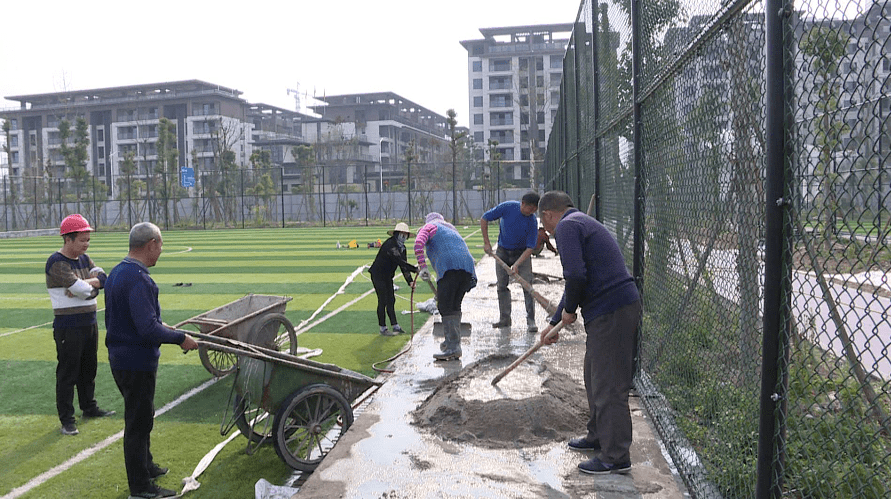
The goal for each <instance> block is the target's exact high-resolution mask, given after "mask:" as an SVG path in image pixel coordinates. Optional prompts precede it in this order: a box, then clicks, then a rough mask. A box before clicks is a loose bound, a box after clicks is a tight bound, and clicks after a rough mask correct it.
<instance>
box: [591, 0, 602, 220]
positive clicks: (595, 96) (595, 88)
mask: <svg viewBox="0 0 891 499" xmlns="http://www.w3.org/2000/svg"><path fill="white" fill-rule="evenodd" d="M599 8H600V3H598V2H597V1H594V2H591V85H592V88H591V107H592V108H593V111H594V130H593V132H594V196H595V197H594V215H593V216H594V218H596V219H597V220H600V221H601V222H602V221H603V213H601V210H600V207H601V203H600V154H601V152H602V151H601V147H602V146H603V141H602V140H601V138H600V66H599V65H598V64H599V63H600V57H599V55H600V54H599V51H600V46H599V42H600V40H599V36H598V35H599V32H600V24H599V23H600V18H599V17H598V9H599Z"/></svg>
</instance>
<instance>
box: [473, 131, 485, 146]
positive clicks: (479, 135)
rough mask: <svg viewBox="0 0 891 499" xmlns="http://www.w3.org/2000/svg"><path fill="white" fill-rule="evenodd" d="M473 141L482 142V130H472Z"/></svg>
mask: <svg viewBox="0 0 891 499" xmlns="http://www.w3.org/2000/svg"><path fill="white" fill-rule="evenodd" d="M473 141H474V142H476V143H478V144H481V143H482V142H483V132H473Z"/></svg>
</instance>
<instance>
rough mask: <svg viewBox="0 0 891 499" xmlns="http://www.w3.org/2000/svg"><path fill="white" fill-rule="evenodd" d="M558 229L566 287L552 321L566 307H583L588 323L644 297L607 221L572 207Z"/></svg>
mask: <svg viewBox="0 0 891 499" xmlns="http://www.w3.org/2000/svg"><path fill="white" fill-rule="evenodd" d="M554 232H555V234H554V237H555V238H556V240H557V247H558V248H560V263H562V264H563V278H564V279H565V280H566V288H565V291H564V293H563V299H561V300H560V305H558V306H557V313H556V314H554V317H553V318H552V319H551V323H557V322H559V321H560V319H561V316H562V314H563V310H566V311H567V312H569V313H576V309H577V308H579V307H581V309H582V317H583V318H584V321H585V322H588V321H590V320H591V319H593V318H595V317H597V316H600V315H604V314H608V313H610V312H614V311H616V310H618V309H620V308H622V307H624V306H625V305H630V304H632V303H634V302H636V301H638V300H640V295H639V294H638V292H637V285H636V284H635V283H634V278H632V277H631V274H630V273H629V272H628V268H627V267H626V266H625V258H624V257H623V256H622V250H621V249H620V248H619V244H618V243H616V240H615V238H613V235H612V234H610V233H609V231H608V230H607V229H606V227H604V226H603V224H601V223H600V222H598V221H597V220H595V219H593V218H591V217H589V216H588V215H585V214H584V213H582V212H580V211H579V210H577V209H575V208H570V209H569V210H567V211H566V213H564V214H563V218H562V219H561V220H560V221H559V222H558V223H557V228H556V229H555V230H554Z"/></svg>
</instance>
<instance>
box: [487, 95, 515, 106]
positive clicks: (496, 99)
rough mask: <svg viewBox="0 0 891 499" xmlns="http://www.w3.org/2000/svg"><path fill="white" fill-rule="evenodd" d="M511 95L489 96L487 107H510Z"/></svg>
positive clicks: (511, 104)
mask: <svg viewBox="0 0 891 499" xmlns="http://www.w3.org/2000/svg"><path fill="white" fill-rule="evenodd" d="M512 106H513V99H512V98H511V94H492V95H490V96H489V107H512Z"/></svg>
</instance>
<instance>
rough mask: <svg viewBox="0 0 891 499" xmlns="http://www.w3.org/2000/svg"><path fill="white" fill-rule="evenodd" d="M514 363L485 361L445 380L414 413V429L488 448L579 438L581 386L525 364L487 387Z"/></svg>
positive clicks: (584, 408)
mask: <svg viewBox="0 0 891 499" xmlns="http://www.w3.org/2000/svg"><path fill="white" fill-rule="evenodd" d="M515 359H516V357H508V356H492V357H487V358H486V359H482V360H480V361H478V362H475V363H473V364H470V365H468V366H467V367H465V368H464V369H462V370H461V371H459V372H457V373H455V374H452V375H450V376H448V377H446V378H444V379H443V380H441V381H440V383H439V385H438V386H437V387H436V389H435V390H434V392H433V393H432V394H431V395H430V396H429V397H427V399H426V400H425V401H424V402H423V403H422V404H421V405H420V406H419V407H418V409H416V410H415V411H414V413H413V416H414V424H415V425H418V426H420V427H422V428H426V429H427V430H428V431H430V432H431V433H434V434H436V435H438V436H440V437H442V438H444V439H447V440H453V441H457V442H467V443H471V444H474V445H479V446H482V447H486V448H506V447H509V448H514V447H530V446H538V445H546V444H549V443H553V442H555V441H563V440H567V439H569V438H572V437H575V436H578V435H579V434H583V433H584V431H585V425H586V423H587V420H588V404H587V401H586V399H585V390H584V387H583V386H581V385H580V384H579V383H578V382H576V381H575V380H573V379H572V378H570V377H568V376H566V375H565V374H561V373H558V372H554V371H551V370H549V369H548V367H547V365H546V364H539V363H535V362H525V363H523V364H521V365H520V366H518V367H517V368H516V369H515V370H514V371H512V372H511V373H510V374H508V375H507V376H506V377H505V378H504V379H503V380H502V381H501V382H499V384H498V386H497V387H492V386H491V384H490V383H491V381H492V378H494V377H495V376H496V375H497V374H498V373H500V372H501V371H503V370H504V369H505V368H506V367H507V366H508V365H510V363H511V362H512V361H513V360H515Z"/></svg>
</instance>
